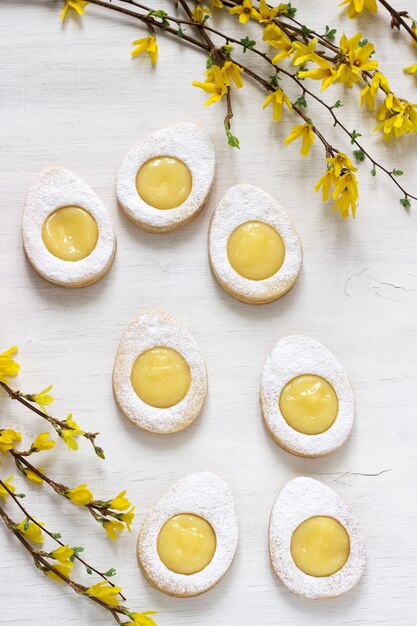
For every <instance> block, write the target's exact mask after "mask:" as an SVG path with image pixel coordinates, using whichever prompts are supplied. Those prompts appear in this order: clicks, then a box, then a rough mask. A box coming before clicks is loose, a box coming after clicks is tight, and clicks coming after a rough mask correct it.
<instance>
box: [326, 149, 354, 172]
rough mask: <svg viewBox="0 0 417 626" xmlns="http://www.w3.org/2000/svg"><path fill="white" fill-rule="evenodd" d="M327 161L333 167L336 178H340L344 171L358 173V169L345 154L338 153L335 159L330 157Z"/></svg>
mask: <svg viewBox="0 0 417 626" xmlns="http://www.w3.org/2000/svg"><path fill="white" fill-rule="evenodd" d="M326 161H327V163H330V164H331V165H332V167H333V169H334V173H335V174H336V176H340V174H341V173H342V170H350V171H351V172H357V171H358V168H357V167H354V166H353V163H352V161H351V160H350V159H349V157H348V156H346V154H344V153H343V152H338V153H337V154H336V155H335V156H334V157H328V158H327V159H326Z"/></svg>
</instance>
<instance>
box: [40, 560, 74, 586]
mask: <svg viewBox="0 0 417 626" xmlns="http://www.w3.org/2000/svg"><path fill="white" fill-rule="evenodd" d="M71 565H72V564H71ZM51 567H53V568H54V569H55V570H57V571H58V572H61V574H63V576H65V577H66V578H69V577H70V574H71V569H72V568H71V567H70V566H69V565H63V564H62V563H54V565H52V566H51ZM44 574H45V575H46V576H49V578H52V580H56V582H58V583H63V582H65V581H64V580H63V579H62V578H61V577H60V576H58V574H55V572H54V571H52V570H50V569H45V570H44Z"/></svg>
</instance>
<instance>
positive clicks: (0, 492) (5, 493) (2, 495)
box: [0, 476, 16, 500]
mask: <svg viewBox="0 0 417 626" xmlns="http://www.w3.org/2000/svg"><path fill="white" fill-rule="evenodd" d="M12 480H13V476H9V478H6V480H3V482H4V484H5V485H6V486H7V487H8V488H9V489H10V491H12V492H13V493H14V492H15V491H16V487H15V486H14V485H12V483H11V481H12ZM9 495H10V494H9V492H8V491H7V490H6V489H5V488H4V487H3V485H0V498H3V500H6V499H7V496H9Z"/></svg>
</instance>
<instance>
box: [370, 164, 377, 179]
mask: <svg viewBox="0 0 417 626" xmlns="http://www.w3.org/2000/svg"><path fill="white" fill-rule="evenodd" d="M371 175H372V176H374V177H375V176H376V167H375V165H374V166H373V168H372V169H371Z"/></svg>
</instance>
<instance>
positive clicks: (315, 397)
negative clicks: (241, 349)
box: [261, 335, 355, 457]
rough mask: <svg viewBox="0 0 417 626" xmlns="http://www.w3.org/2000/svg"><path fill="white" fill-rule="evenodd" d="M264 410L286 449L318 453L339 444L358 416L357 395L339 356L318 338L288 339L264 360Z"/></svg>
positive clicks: (269, 425)
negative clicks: (356, 407) (356, 412)
mask: <svg viewBox="0 0 417 626" xmlns="http://www.w3.org/2000/svg"><path fill="white" fill-rule="evenodd" d="M261 408H262V414H263V417H264V420H265V424H266V426H267V428H268V431H269V433H270V435H271V436H272V438H273V439H274V440H275V441H276V442H277V443H279V445H280V446H282V447H283V448H285V449H286V450H287V451H288V452H291V453H292V454H296V455H299V456H306V457H316V456H322V455H324V454H328V453H329V452H333V451H334V450H337V449H338V448H340V446H341V445H342V444H343V443H344V442H345V441H346V439H347V438H348V436H349V434H350V432H351V430H352V427H353V422H354V417H355V397H354V394H353V389H352V385H351V384H350V382H349V378H348V375H347V373H346V371H345V369H344V368H343V366H342V365H341V363H340V362H339V360H338V359H337V358H336V357H335V356H334V355H333V354H332V353H331V352H330V350H328V349H327V348H326V347H325V346H323V345H322V344H321V343H319V342H318V341H315V340H314V339H311V338H310V337H305V336H303V335H290V336H288V337H284V338H283V339H281V340H280V341H278V343H277V344H276V345H275V347H274V348H273V350H272V351H271V353H270V354H269V355H268V358H267V360H266V363H265V366H264V369H263V373H262V381H261Z"/></svg>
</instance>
